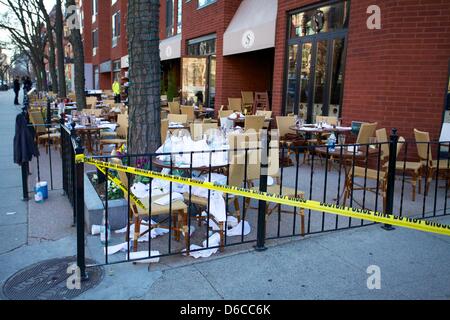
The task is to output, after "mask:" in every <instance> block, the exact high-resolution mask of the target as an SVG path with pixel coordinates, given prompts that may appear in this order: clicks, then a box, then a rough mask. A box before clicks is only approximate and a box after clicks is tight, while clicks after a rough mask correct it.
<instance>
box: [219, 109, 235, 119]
mask: <svg viewBox="0 0 450 320" xmlns="http://www.w3.org/2000/svg"><path fill="white" fill-rule="evenodd" d="M233 113H234V111H233V110H220V111H219V119H220V118H228V117H229V116H231V115H232V114H233Z"/></svg>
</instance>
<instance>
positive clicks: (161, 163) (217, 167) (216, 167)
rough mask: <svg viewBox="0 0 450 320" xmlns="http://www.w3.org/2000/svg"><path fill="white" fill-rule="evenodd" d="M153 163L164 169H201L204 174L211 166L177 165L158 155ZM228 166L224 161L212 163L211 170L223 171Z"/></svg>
mask: <svg viewBox="0 0 450 320" xmlns="http://www.w3.org/2000/svg"><path fill="white" fill-rule="evenodd" d="M152 163H153V165H154V166H156V167H158V168H162V169H171V170H179V171H184V172H186V171H190V170H191V169H192V171H200V172H201V173H202V174H203V173H207V172H209V169H210V167H209V166H201V167H196V166H193V167H192V168H191V166H190V165H181V166H180V165H177V164H175V163H172V165H171V163H170V161H163V160H161V159H158V157H154V158H153V160H152ZM227 167H228V164H226V163H223V164H220V165H214V164H211V172H217V171H221V170H223V169H225V168H227Z"/></svg>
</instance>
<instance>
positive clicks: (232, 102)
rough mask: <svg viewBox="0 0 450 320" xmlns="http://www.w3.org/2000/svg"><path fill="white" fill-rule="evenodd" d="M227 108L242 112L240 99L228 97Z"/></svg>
mask: <svg viewBox="0 0 450 320" xmlns="http://www.w3.org/2000/svg"><path fill="white" fill-rule="evenodd" d="M228 110H233V111H238V112H242V99H241V98H228Z"/></svg>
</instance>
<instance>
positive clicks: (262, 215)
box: [255, 130, 269, 251]
mask: <svg viewBox="0 0 450 320" xmlns="http://www.w3.org/2000/svg"><path fill="white" fill-rule="evenodd" d="M267 144H268V139H267V130H264V131H263V134H262V137H261V173H260V177H259V191H260V192H267V174H268V170H269V161H268V147H267ZM266 208H267V203H266V201H264V200H259V204H258V226H257V238H256V247H255V249H256V251H264V250H266V249H267V248H266V247H265V240H266Z"/></svg>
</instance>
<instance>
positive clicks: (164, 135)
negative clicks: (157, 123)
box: [161, 119, 169, 145]
mask: <svg viewBox="0 0 450 320" xmlns="http://www.w3.org/2000/svg"><path fill="white" fill-rule="evenodd" d="M168 130H169V120H167V119H164V120H161V145H163V144H164V142H166V138H167V131H168Z"/></svg>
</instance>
